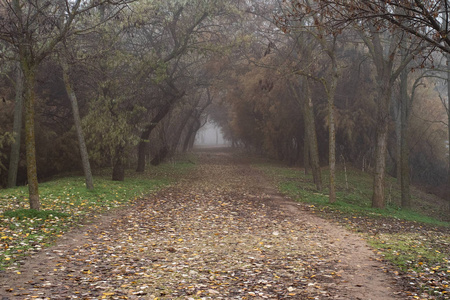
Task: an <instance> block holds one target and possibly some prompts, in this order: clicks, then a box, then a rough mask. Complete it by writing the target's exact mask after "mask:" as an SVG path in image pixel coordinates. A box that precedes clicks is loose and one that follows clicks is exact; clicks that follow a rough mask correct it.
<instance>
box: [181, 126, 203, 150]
mask: <svg viewBox="0 0 450 300" xmlns="http://www.w3.org/2000/svg"><path fill="white" fill-rule="evenodd" d="M196 124H200V122H199V121H198V120H194V121H193V122H192V124H191V125H190V126H189V130H188V132H187V134H186V136H185V137H184V143H183V152H186V151H187V150H188V149H189V146H190V145H191V139H192V136H195V134H194V133H197V131H196V130H195V129H196V128H197V126H196ZM197 130H198V129H197Z"/></svg>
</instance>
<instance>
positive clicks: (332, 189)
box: [327, 53, 339, 203]
mask: <svg viewBox="0 0 450 300" xmlns="http://www.w3.org/2000/svg"><path fill="white" fill-rule="evenodd" d="M329 56H330V58H331V61H332V69H333V71H332V77H331V81H330V86H329V89H328V93H327V94H328V95H327V96H328V131H329V132H328V134H329V141H328V156H329V157H328V164H329V169H330V182H329V201H330V203H334V202H336V128H335V127H336V126H335V119H334V115H335V106H334V97H335V94H336V87H337V82H338V79H339V70H338V65H337V61H336V57H334V53H330V54H329Z"/></svg>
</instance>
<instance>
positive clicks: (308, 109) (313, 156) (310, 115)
mask: <svg viewBox="0 0 450 300" xmlns="http://www.w3.org/2000/svg"><path fill="white" fill-rule="evenodd" d="M304 89H305V96H306V97H305V103H304V114H305V126H306V131H307V138H308V144H309V157H310V160H311V170H312V174H313V180H314V183H315V185H316V188H317V190H319V191H321V190H322V174H321V170H320V163H319V150H318V146H317V135H316V124H315V121H314V107H313V102H312V98H311V90H310V88H309V83H308V79H305V81H304Z"/></svg>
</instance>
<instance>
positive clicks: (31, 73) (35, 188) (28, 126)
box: [22, 61, 41, 210]
mask: <svg viewBox="0 0 450 300" xmlns="http://www.w3.org/2000/svg"><path fill="white" fill-rule="evenodd" d="M22 70H23V73H24V79H25V82H24V83H25V84H24V85H25V149H26V158H27V179H28V193H29V202H30V209H36V210H39V209H40V206H41V205H40V202H39V184H38V177H37V166H36V142H35V124H34V115H35V110H34V105H35V101H36V94H35V91H34V87H35V82H36V68H35V67H34V66H30V65H29V64H28V62H26V61H22Z"/></svg>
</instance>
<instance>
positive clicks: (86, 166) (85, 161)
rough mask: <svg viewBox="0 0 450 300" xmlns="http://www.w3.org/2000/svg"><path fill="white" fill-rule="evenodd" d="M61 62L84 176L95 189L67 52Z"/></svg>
mask: <svg viewBox="0 0 450 300" xmlns="http://www.w3.org/2000/svg"><path fill="white" fill-rule="evenodd" d="M60 63H61V67H62V69H63V79H64V85H65V87H66V92H67V95H68V96H69V100H70V104H71V105H72V113H73V120H74V123H75V131H76V133H77V138H78V145H79V147H80V154H81V163H82V165H83V172H84V177H85V179H86V188H87V189H89V190H92V189H94V181H93V178H92V172H91V165H90V163H89V154H88V151H87V147H86V143H85V140H84V135H83V129H82V127H81V118H80V111H79V109H78V101H77V96H76V94H75V91H74V90H73V88H72V85H71V83H70V78H69V65H68V63H67V60H66V57H65V54H61V55H60Z"/></svg>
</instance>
